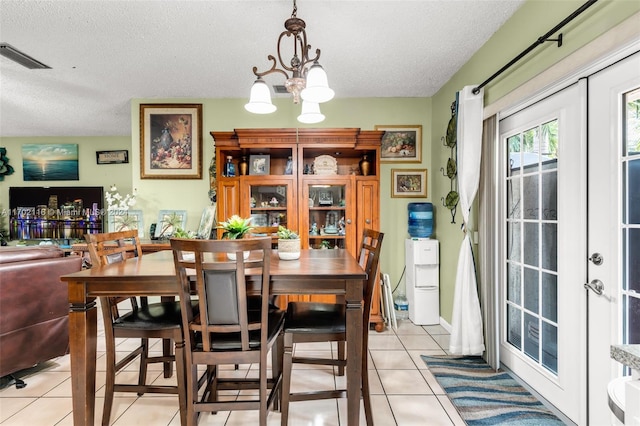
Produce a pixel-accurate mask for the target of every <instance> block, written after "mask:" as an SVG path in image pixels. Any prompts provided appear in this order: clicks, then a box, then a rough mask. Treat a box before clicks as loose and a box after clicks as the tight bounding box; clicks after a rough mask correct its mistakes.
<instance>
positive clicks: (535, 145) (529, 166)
mask: <svg viewBox="0 0 640 426" xmlns="http://www.w3.org/2000/svg"><path fill="white" fill-rule="evenodd" d="M522 136H523V138H522V140H523V142H522V145H523V146H522V168H523V173H535V172H537V171H538V170H539V167H540V166H539V163H540V155H539V154H540V130H539V128H538V127H534V128H533V129H529V130H527V131H525V132H524V133H523V134H522Z"/></svg>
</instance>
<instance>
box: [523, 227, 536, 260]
mask: <svg viewBox="0 0 640 426" xmlns="http://www.w3.org/2000/svg"><path fill="white" fill-rule="evenodd" d="M539 249H540V247H539V246H538V223H525V224H524V247H523V250H524V263H525V265H531V266H538V251H539Z"/></svg>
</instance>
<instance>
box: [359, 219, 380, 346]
mask: <svg viewBox="0 0 640 426" xmlns="http://www.w3.org/2000/svg"><path fill="white" fill-rule="evenodd" d="M383 238H384V234H383V233H382V232H378V231H374V230H372V229H365V230H364V233H363V237H362V244H361V245H360V254H359V256H358V262H359V263H360V266H362V268H363V269H364V270H365V271H366V273H367V280H366V282H365V286H364V296H363V297H364V312H363V315H364V321H363V325H364V326H365V330H366V329H368V327H369V315H370V313H371V300H372V299H373V291H374V290H375V288H376V285H377V284H378V265H379V263H380V252H381V250H382V239H383ZM367 334H368V333H365V335H367ZM365 347H366V346H365Z"/></svg>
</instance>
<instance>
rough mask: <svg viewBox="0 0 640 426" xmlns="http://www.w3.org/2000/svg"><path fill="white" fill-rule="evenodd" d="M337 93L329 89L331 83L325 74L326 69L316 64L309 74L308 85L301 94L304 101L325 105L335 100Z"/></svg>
mask: <svg viewBox="0 0 640 426" xmlns="http://www.w3.org/2000/svg"><path fill="white" fill-rule="evenodd" d="M334 95H335V92H334V91H333V89H330V88H329V82H328V80H327V73H326V72H324V68H322V66H321V65H320V64H319V63H317V62H314V63H313V65H312V66H311V68H309V72H308V73H307V85H306V87H305V88H304V89H303V90H302V92H301V93H300V96H302V99H303V100H305V101H310V102H316V103H319V104H321V103H323V102H327V101H330V100H331V99H333V96H334Z"/></svg>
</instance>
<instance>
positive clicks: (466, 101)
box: [449, 86, 484, 355]
mask: <svg viewBox="0 0 640 426" xmlns="http://www.w3.org/2000/svg"><path fill="white" fill-rule="evenodd" d="M473 88H474V86H466V87H464V88H463V89H462V90H461V91H460V92H459V93H458V120H457V122H458V128H457V139H458V147H457V148H458V194H459V196H460V201H459V206H460V211H461V213H462V230H463V232H464V234H465V235H464V239H463V240H462V244H461V245H460V254H459V255H458V270H457V273H456V286H455V291H454V296H453V317H452V320H451V340H450V344H449V351H450V352H451V353H452V354H457V355H480V354H482V352H483V351H484V336H483V327H482V313H481V311H480V301H479V299H478V284H477V281H476V269H475V262H474V259H473V251H472V247H471V238H470V235H469V234H470V233H471V232H470V230H469V229H468V227H467V223H468V222H469V212H470V209H471V204H472V203H473V200H474V198H475V197H476V193H477V192H478V183H479V180H480V158H481V153H482V113H483V111H482V110H483V92H482V90H481V91H480V92H479V93H478V94H477V95H474V94H473Z"/></svg>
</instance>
